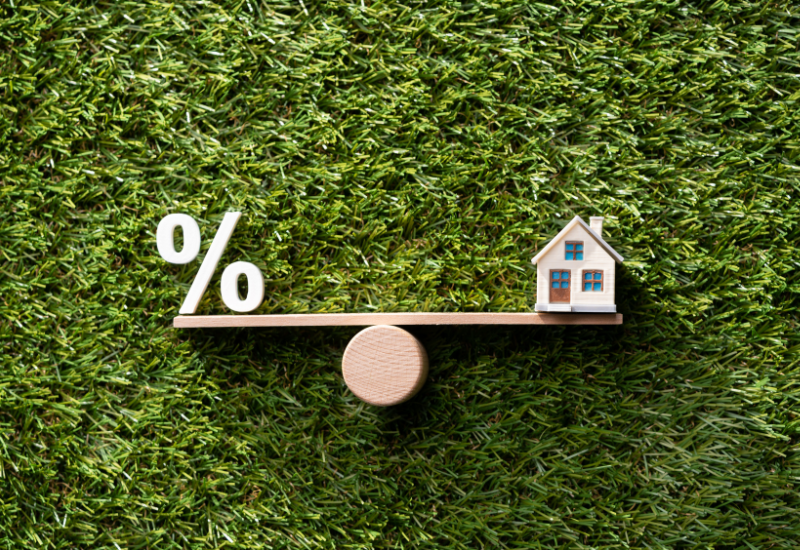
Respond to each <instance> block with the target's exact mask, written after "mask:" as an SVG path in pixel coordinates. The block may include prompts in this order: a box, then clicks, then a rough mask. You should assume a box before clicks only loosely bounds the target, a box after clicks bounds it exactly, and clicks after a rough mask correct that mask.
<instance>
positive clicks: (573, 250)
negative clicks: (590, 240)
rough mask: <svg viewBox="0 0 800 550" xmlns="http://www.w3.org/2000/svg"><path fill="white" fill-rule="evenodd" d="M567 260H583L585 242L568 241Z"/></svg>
mask: <svg viewBox="0 0 800 550" xmlns="http://www.w3.org/2000/svg"><path fill="white" fill-rule="evenodd" d="M565 246H566V247H567V249H566V256H565V259H567V260H583V241H567V243H566V245H565Z"/></svg>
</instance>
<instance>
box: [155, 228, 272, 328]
mask: <svg viewBox="0 0 800 550" xmlns="http://www.w3.org/2000/svg"><path fill="white" fill-rule="evenodd" d="M241 216H242V213H241V212H228V213H227V214H225V217H224V218H223V219H222V224H220V226H219V229H218V230H217V234H216V235H214V240H213V241H212V242H211V247H210V248H209V249H208V253H206V256H205V258H203V263H201V264H200V269H198V270H197V274H196V275H195V276H194V280H193V281H192V286H191V287H190V288H189V293H188V294H186V298H185V299H184V301H183V305H182V306H181V309H180V313H181V314H182V315H185V314H191V313H194V312H195V311H197V306H198V305H199V304H200V300H201V299H202V298H203V294H205V292H206V288H208V283H210V282H211V277H213V276H214V271H216V269H217V264H218V263H219V259H220V258H221V257H222V253H223V252H224V251H225V247H226V246H228V241H229V240H230V238H231V235H233V230H234V229H235V228H236V224H237V223H238V221H239V218H240V217H241ZM178 227H180V228H181V229H182V230H183V248H182V249H181V251H180V252H178V251H176V250H175V229H176V228H178ZM156 245H157V246H158V253H159V254H160V255H161V257H162V258H164V260H166V261H167V262H169V263H171V264H188V263H189V262H191V261H193V260H194V259H195V258H197V255H198V254H199V253H200V228H199V227H198V226H197V222H196V221H194V219H192V217H191V216H188V215H186V214H170V215H168V216H166V217H165V218H164V219H163V220H161V221H160V222H159V224H158V229H157V230H156ZM242 275H244V276H245V277H247V296H246V297H245V298H244V299H242V297H241V296H240V295H239V277H241V276H242ZM220 290H221V291H222V301H223V302H225V305H226V306H228V307H229V308H230V309H232V310H233V311H237V312H239V313H247V312H249V311H253V310H254V309H256V308H257V307H258V306H260V305H261V302H262V301H263V300H264V277H263V276H262V275H261V271H260V270H259V269H258V268H257V267H256V266H254V265H253V264H251V263H249V262H233V263H232V264H230V265H229V266H228V267H226V268H225V269H224V270H223V271H222V280H221V281H220Z"/></svg>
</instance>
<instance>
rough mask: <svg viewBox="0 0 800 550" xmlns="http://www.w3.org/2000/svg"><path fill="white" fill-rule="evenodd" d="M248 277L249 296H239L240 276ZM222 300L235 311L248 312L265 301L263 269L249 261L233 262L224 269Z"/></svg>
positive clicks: (221, 286)
mask: <svg viewBox="0 0 800 550" xmlns="http://www.w3.org/2000/svg"><path fill="white" fill-rule="evenodd" d="M242 275H244V276H245V277H247V297H246V298H245V299H244V300H243V299H242V298H241V297H240V296H239V277H240V276H242ZM220 289H221V290H222V301H223V302H225V305H226V306H228V308H230V309H232V310H233V311H238V312H239V313H247V312H248V311H253V310H254V309H256V308H257V307H258V306H260V305H261V302H262V301H264V276H263V275H261V271H260V270H259V269H258V268H257V267H256V266H254V265H253V264H251V263H248V262H233V263H232V264H231V265H229V266H228V267H226V268H225V269H224V270H223V271H222V282H221V283H220Z"/></svg>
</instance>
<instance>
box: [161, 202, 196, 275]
mask: <svg viewBox="0 0 800 550" xmlns="http://www.w3.org/2000/svg"><path fill="white" fill-rule="evenodd" d="M178 227H180V228H181V229H182V230H183V249H182V250H181V251H180V252H178V251H177V250H175V229H176V228H178ZM156 246H157V247H158V253H159V254H161V257H162V258H164V259H165V260H166V261H168V262H169V263H171V264H178V265H183V264H188V263H189V262H191V261H193V260H194V259H195V258H197V255H198V254H199V253H200V228H199V227H198V226H197V222H196V221H194V219H193V218H192V217H191V216H188V215H186V214H170V215H169V216H165V217H164V219H163V220H161V221H160V222H158V229H157V230H156Z"/></svg>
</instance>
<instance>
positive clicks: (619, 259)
mask: <svg viewBox="0 0 800 550" xmlns="http://www.w3.org/2000/svg"><path fill="white" fill-rule="evenodd" d="M578 224H580V225H581V226H582V227H583V228H584V229H585V230H586V232H587V233H589V235H590V236H591V237H592V238H593V239H594V240H595V241H597V244H599V245H600V246H601V247H603V250H605V251H606V252H608V253H609V254H610V255H611V257H612V258H614V260H616V262H617V263H618V264H621V263H622V262H623V261H624V260H623V258H622V256H620V255H619V253H617V251H616V250H614V249H613V248H611V245H610V244H608V243H607V242H605V241H604V240H603V238H602V237H601V236H600V235H598V234H597V233H595V232H594V230H593V229H592V228H591V227H589V226H588V225H587V224H586V222H585V221H583V220H582V219H581V217H580V216H575V217H574V218H572V221H570V222H569V223H568V224H567V225H566V226H564V229H562V230H561V231H559V232H558V235H556V236H555V238H554V239H553V240H552V241H550V242H549V243H547V246H545V247H544V248H543V249H542V251H541V252H539V253H538V254H537V255H536V256H534V257H533V259H532V260H531V263H532V264H536V263H538V262H539V260H540V259H542V258H543V257H544V256H546V255H547V253H548V252H550V251H551V250H552V249H553V247H554V246H555V245H556V243H557V242H558V241H559V239H560V238H561V236H562V235H563V234H564V233H566V232H567V231H569V230H570V229H572V228H573V227H575V226H576V225H578Z"/></svg>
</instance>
